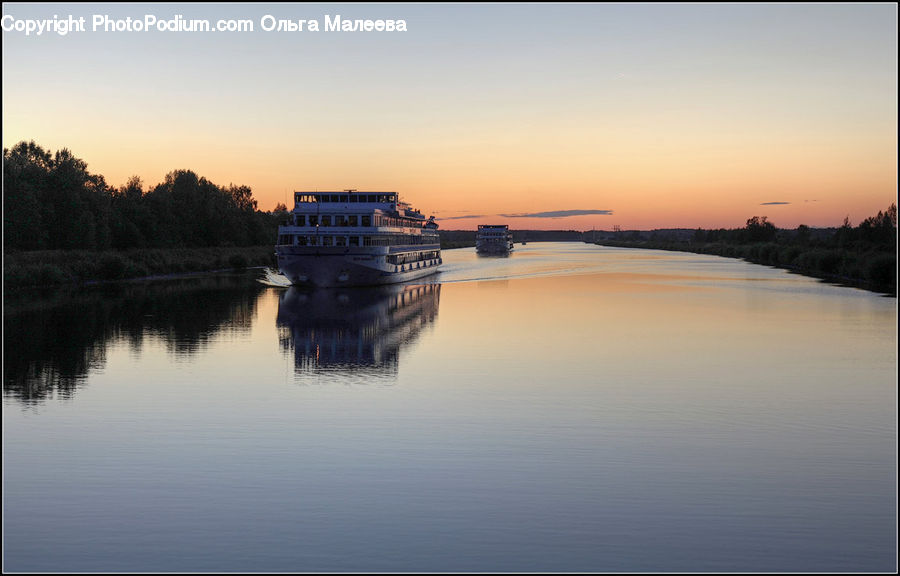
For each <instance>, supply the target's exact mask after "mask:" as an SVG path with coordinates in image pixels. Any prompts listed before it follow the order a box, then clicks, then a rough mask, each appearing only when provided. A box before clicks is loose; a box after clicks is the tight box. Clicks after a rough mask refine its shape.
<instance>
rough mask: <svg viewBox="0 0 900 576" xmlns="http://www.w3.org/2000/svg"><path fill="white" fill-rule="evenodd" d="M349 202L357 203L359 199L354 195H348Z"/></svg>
mask: <svg viewBox="0 0 900 576" xmlns="http://www.w3.org/2000/svg"><path fill="white" fill-rule="evenodd" d="M350 202H359V199H358V198H357V196H356V194H351V195H350Z"/></svg>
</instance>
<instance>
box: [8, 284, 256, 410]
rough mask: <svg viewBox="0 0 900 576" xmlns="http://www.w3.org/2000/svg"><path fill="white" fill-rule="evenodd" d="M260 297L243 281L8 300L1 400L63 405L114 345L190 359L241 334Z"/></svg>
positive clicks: (93, 289)
mask: <svg viewBox="0 0 900 576" xmlns="http://www.w3.org/2000/svg"><path fill="white" fill-rule="evenodd" d="M262 290H265V287H264V286H262V285H261V284H259V283H258V282H256V281H255V280H254V279H253V278H251V277H250V276H248V275H217V276H209V277H202V278H190V279H182V280H172V281H165V282H153V283H141V284H126V285H104V286H94V287H91V288H88V289H84V290H79V291H75V292H70V293H63V292H60V291H56V292H53V293H51V294H47V295H45V296H43V297H41V296H39V295H34V294H29V295H28V297H27V298H26V297H23V296H19V297H17V298H15V299H11V298H8V299H7V301H6V302H4V315H3V334H4V336H3V353H4V354H3V355H4V359H3V364H4V366H3V371H4V374H3V376H4V378H3V393H4V395H10V396H14V397H16V398H18V399H19V400H21V401H23V402H33V401H39V400H43V399H46V398H49V397H52V396H54V395H57V396H59V397H63V398H67V397H71V396H72V394H73V393H74V391H75V389H76V388H78V386H80V385H81V384H82V382H83V381H84V378H85V376H86V375H87V373H88V371H89V370H91V369H95V368H99V367H102V366H103V365H104V364H105V363H106V347H107V345H108V344H109V343H111V342H115V341H122V342H128V344H129V346H130V347H131V348H132V349H133V350H136V351H139V350H141V348H142V347H143V344H144V339H145V338H148V337H150V338H155V339H157V340H160V341H162V342H164V343H165V345H166V347H167V349H168V351H169V352H170V353H172V354H175V355H191V354H193V353H195V352H197V351H198V350H202V349H203V348H204V347H205V346H206V344H207V343H208V342H209V340H210V339H211V338H212V337H213V336H214V335H215V334H217V333H218V332H221V331H222V330H233V331H237V332H245V331H249V329H250V325H251V322H252V320H253V315H254V312H255V307H256V300H257V297H258V296H259V293H260V292H261V291H262Z"/></svg>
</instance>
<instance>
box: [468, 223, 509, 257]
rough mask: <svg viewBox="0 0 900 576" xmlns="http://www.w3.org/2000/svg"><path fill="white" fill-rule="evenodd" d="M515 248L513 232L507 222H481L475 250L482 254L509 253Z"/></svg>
mask: <svg viewBox="0 0 900 576" xmlns="http://www.w3.org/2000/svg"><path fill="white" fill-rule="evenodd" d="M512 249H513V239H512V232H510V231H509V226H507V225H505V224H479V225H478V234H477V235H476V236H475V250H476V251H477V252H479V253H481V254H509V253H510V252H511V251H512Z"/></svg>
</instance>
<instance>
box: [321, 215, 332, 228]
mask: <svg viewBox="0 0 900 576" xmlns="http://www.w3.org/2000/svg"><path fill="white" fill-rule="evenodd" d="M322 226H331V216H322Z"/></svg>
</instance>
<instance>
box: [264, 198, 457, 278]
mask: <svg viewBox="0 0 900 576" xmlns="http://www.w3.org/2000/svg"><path fill="white" fill-rule="evenodd" d="M290 217H291V220H290V221H289V222H288V223H287V224H286V225H283V226H279V227H278V243H277V244H276V246H275V254H276V256H277V258H278V269H279V271H280V272H281V274H283V275H284V276H285V277H287V279H288V280H290V282H291V283H292V284H298V285H312V286H320V287H329V286H373V285H378V284H392V283H395V282H405V281H407V280H415V279H416V278H421V277H423V276H427V275H429V274H433V273H435V272H437V271H438V267H439V266H440V265H441V263H442V262H443V261H442V260H441V241H440V237H439V236H438V231H437V228H438V225H437V223H436V222H435V221H434V217H433V216H432V217H431V218H429V219H427V220H426V219H425V216H423V215H422V214H421V213H420V212H418V211H417V210H413V209H412V208H410V207H409V205H407V204H405V203H403V202H400V201H399V199H398V197H397V193H396V192H358V191H356V190H344V191H342V192H294V210H293V211H292V212H291V213H290Z"/></svg>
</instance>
